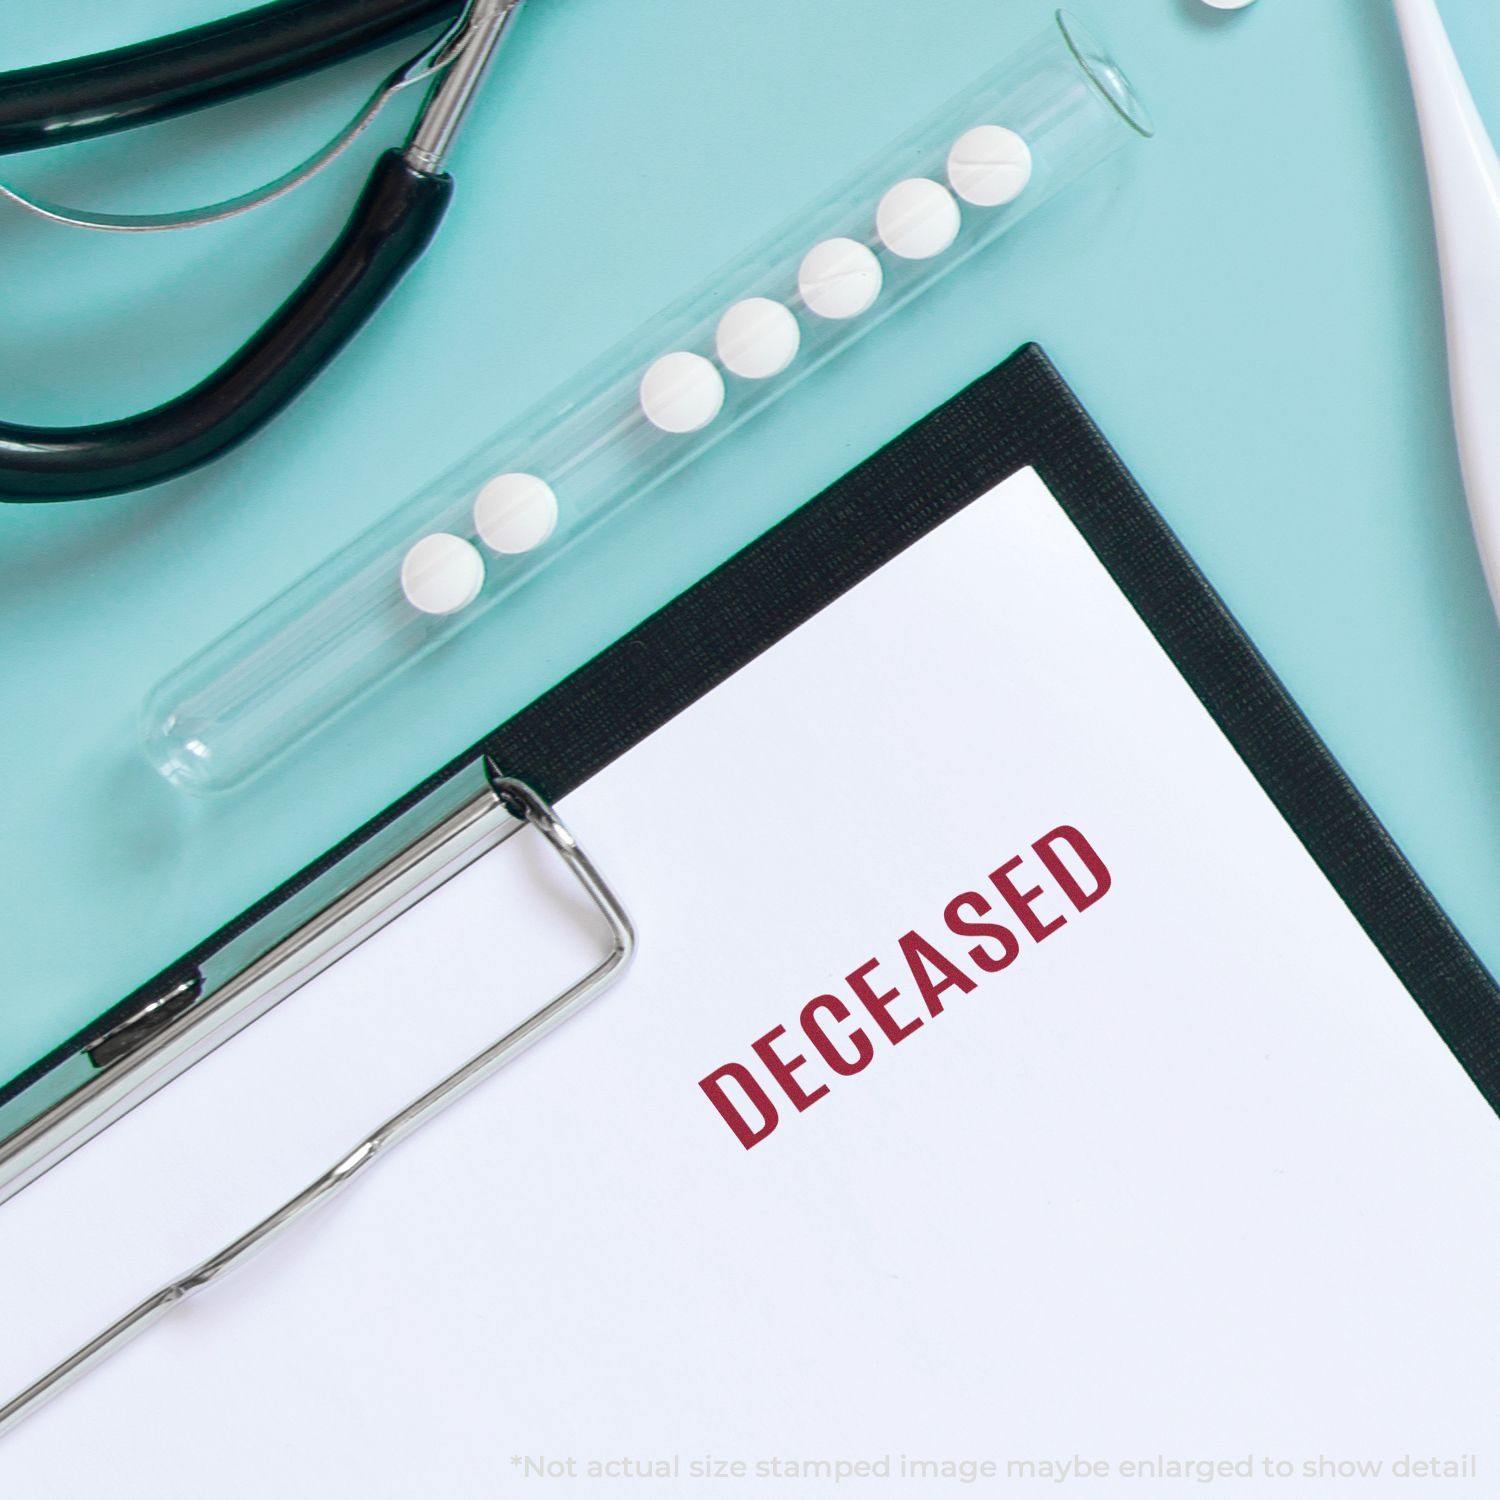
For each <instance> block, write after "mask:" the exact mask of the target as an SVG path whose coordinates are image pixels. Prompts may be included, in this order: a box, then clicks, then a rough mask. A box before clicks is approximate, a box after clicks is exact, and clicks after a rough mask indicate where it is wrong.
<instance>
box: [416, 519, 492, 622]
mask: <svg viewBox="0 0 1500 1500" xmlns="http://www.w3.org/2000/svg"><path fill="white" fill-rule="evenodd" d="M483 583H484V559H483V558H482V557H481V556H480V555H479V549H478V548H477V547H476V546H475V545H474V544H473V543H472V542H466V541H465V540H464V539H463V538H462V537H461V536H454V535H453V534H452V533H451V532H447V531H434V532H433V533H432V535H431V536H424V537H423V538H422V540H421V541H420V542H416V543H414V544H413V545H412V546H411V547H410V548H409V549H408V550H407V553H406V556H405V557H404V558H402V560H401V592H402V593H403V594H405V595H406V597H407V599H409V600H410V601H411V603H412V604H413V605H415V606H416V608H418V609H420V610H421V611H422V613H423V614H424V615H451V614H452V613H453V612H454V610H457V609H462V608H463V607H464V605H466V604H472V603H473V602H474V599H475V596H476V595H477V594H478V593H479V589H480V586H481V585H482V584H483Z"/></svg>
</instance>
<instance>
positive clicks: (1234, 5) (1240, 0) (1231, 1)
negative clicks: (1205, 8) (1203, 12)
mask: <svg viewBox="0 0 1500 1500" xmlns="http://www.w3.org/2000/svg"><path fill="white" fill-rule="evenodd" d="M1203 3H1204V4H1205V5H1211V6H1213V8H1214V9H1215V10H1244V8H1245V7H1246V6H1247V5H1249V4H1251V3H1252V0H1203Z"/></svg>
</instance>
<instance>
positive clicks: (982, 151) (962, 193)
mask: <svg viewBox="0 0 1500 1500" xmlns="http://www.w3.org/2000/svg"><path fill="white" fill-rule="evenodd" d="M948 181H949V182H951V183H952V184H953V191H954V192H955V193H957V194H958V196H959V197H960V198H962V199H963V200H964V202H965V203H972V204H974V205H975V206H976V207H978V208H999V207H1000V205H1001V204H1002V203H1010V202H1013V201H1014V200H1015V199H1017V198H1019V197H1020V196H1021V194H1022V193H1023V192H1025V191H1026V184H1027V183H1028V182H1030V181H1031V147H1030V146H1028V145H1027V144H1026V142H1025V141H1023V140H1022V139H1021V137H1020V136H1018V135H1017V134H1016V133H1015V131H1014V130H1007V129H1006V128H1005V126H1003V125H976V126H975V127H974V128H973V129H972V130H966V131H964V133H963V134H962V135H961V136H959V138H958V139H957V140H956V141H954V143H953V149H952V150H951V151H950V152H949V153H948Z"/></svg>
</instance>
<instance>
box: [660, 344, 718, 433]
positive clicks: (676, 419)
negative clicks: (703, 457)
mask: <svg viewBox="0 0 1500 1500" xmlns="http://www.w3.org/2000/svg"><path fill="white" fill-rule="evenodd" d="M723 408H724V377H723V376H722V375H721V374H719V372H718V370H717V369H716V368H715V367H714V366H713V364H712V363H711V362H710V361H709V360H707V359H705V358H704V357H703V356H702V355H701V354H694V353H692V352H691V351H689V350H687V349H678V350H675V351H674V352H673V353H671V354H663V355H662V356H661V358H660V359H657V360H653V361H652V362H651V365H650V368H649V369H647V371H646V373H645V374H644V375H643V376H641V410H642V411H643V412H644V413H645V414H646V420H647V421H648V422H650V423H651V425H652V426H653V427H659V428H661V430H662V431H663V432H678V433H682V432H697V431H698V429H699V428H700V427H707V426H708V424H709V423H710V422H712V421H713V419H714V418H715V417H716V416H718V415H719V413H720V411H722V410H723Z"/></svg>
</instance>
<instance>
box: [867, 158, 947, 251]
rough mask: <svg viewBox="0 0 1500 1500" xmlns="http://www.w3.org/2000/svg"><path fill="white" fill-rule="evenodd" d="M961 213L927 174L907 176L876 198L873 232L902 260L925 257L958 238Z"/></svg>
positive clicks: (945, 192) (941, 187) (938, 184)
mask: <svg viewBox="0 0 1500 1500" xmlns="http://www.w3.org/2000/svg"><path fill="white" fill-rule="evenodd" d="M961 223H962V215H961V214H960V212H959V207H958V203H957V202H956V201H955V199H954V197H953V194H952V193H950V192H949V191H948V189H947V188H945V187H944V186H943V185H942V183H940V182H934V181H933V180H932V178H930V177H908V178H907V179H906V180H905V181H904V182H898V183H897V184H896V185H895V187H893V188H891V189H890V190H889V191H888V192H887V193H886V195H885V196H884V197H883V198H882V199H881V200H880V206H879V207H878V208H877V209H876V210H875V232H876V233H877V234H878V235H879V236H880V243H881V244H882V245H884V246H885V247H886V249H887V250H889V251H890V252H891V254H892V255H899V256H900V257H901V258H902V259H903V260H929V259H931V257H932V256H934V255H941V254H942V253H943V251H944V250H946V249H947V248H948V247H949V246H950V245H951V244H952V243H953V242H954V240H956V239H957V238H958V231H959V227H960V225H961Z"/></svg>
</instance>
